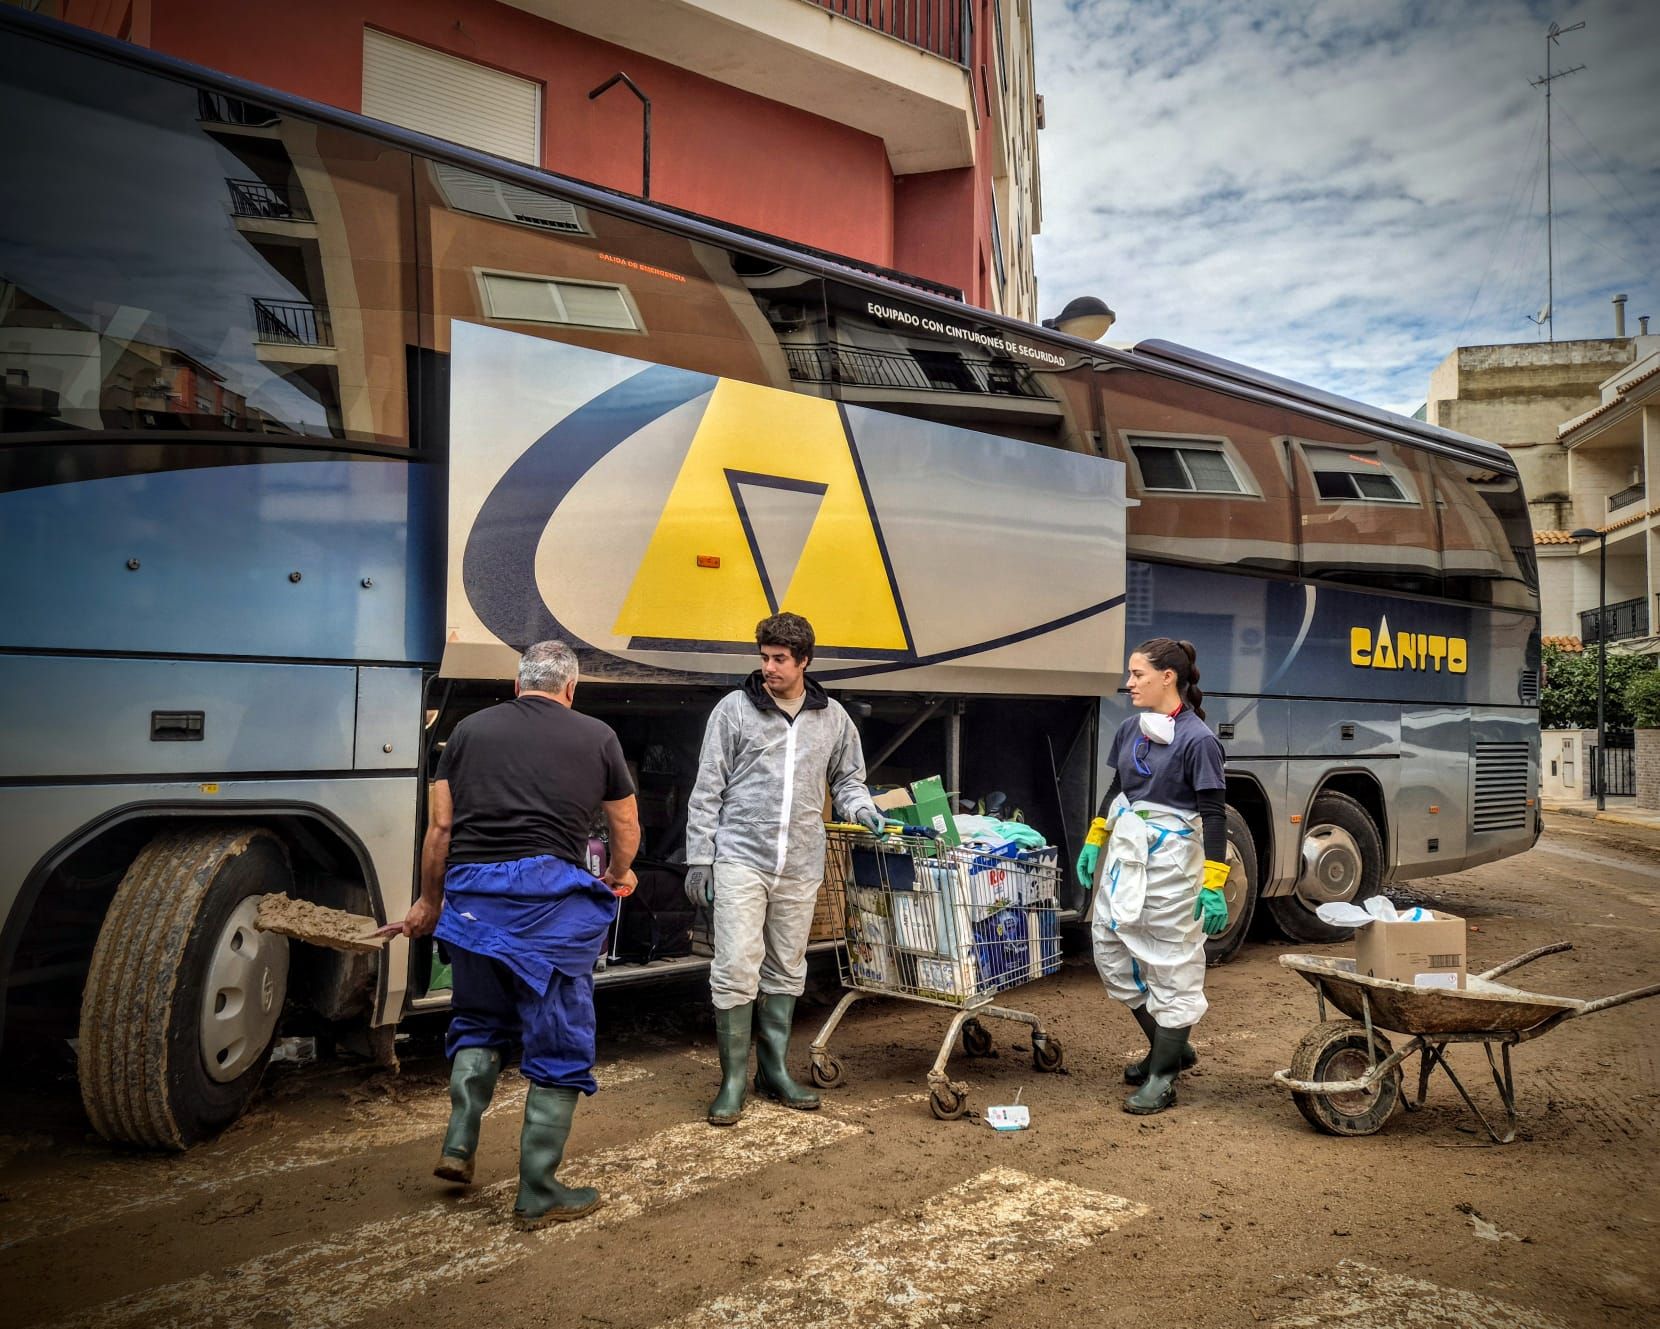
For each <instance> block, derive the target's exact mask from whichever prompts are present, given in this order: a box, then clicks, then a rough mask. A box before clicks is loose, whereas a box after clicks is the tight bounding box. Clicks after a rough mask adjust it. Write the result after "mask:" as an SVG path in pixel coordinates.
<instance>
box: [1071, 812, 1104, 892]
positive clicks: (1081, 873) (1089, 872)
mask: <svg viewBox="0 0 1660 1329" xmlns="http://www.w3.org/2000/svg"><path fill="white" fill-rule="evenodd" d="M1106 842H1107V819H1106V818H1105V817H1097V818H1096V819H1095V820H1094V821H1092V822H1090V824H1089V834H1088V835H1086V836H1084V847H1083V848H1082V849H1081V850H1080V851H1079V852H1078V882H1079V884H1080V885H1081V886H1082V887H1083V888H1084V889H1085V890H1086V891H1087V890H1088V889H1089V888H1090V887H1091V886H1092V885H1094V884H1095V863H1096V860H1097V859H1099V858H1100V857H1101V846H1102V845H1104V844H1105V843H1106Z"/></svg>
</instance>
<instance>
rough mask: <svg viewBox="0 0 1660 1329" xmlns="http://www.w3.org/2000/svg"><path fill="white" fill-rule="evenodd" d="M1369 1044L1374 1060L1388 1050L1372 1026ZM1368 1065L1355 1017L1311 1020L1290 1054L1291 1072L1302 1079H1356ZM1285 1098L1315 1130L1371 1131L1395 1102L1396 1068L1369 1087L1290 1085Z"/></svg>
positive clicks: (1398, 1072)
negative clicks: (1316, 1089) (1342, 1090)
mask: <svg viewBox="0 0 1660 1329" xmlns="http://www.w3.org/2000/svg"><path fill="white" fill-rule="evenodd" d="M1372 1044H1373V1047H1374V1048H1375V1050H1376V1055H1377V1057H1378V1059H1379V1060H1382V1059H1383V1058H1384V1057H1387V1056H1388V1055H1389V1053H1390V1051H1391V1049H1390V1047H1389V1040H1388V1039H1386V1038H1385V1037H1384V1036H1383V1035H1382V1034H1380V1033H1377V1032H1375V1031H1374V1032H1373V1034H1372ZM1370 1064H1371V1059H1370V1058H1369V1057H1368V1056H1367V1052H1366V1026H1365V1025H1363V1024H1362V1023H1361V1022H1360V1021H1359V1020H1335V1021H1331V1022H1329V1023H1326V1024H1318V1025H1315V1027H1314V1028H1312V1029H1310V1030H1309V1031H1308V1033H1306V1034H1304V1035H1303V1041H1302V1042H1300V1043H1298V1044H1297V1050H1296V1051H1295V1052H1293V1053H1292V1054H1291V1076H1292V1078H1293V1079H1296V1080H1308V1081H1320V1080H1324V1081H1328V1082H1336V1081H1341V1080H1358V1079H1361V1078H1363V1077H1364V1076H1365V1074H1366V1069H1367V1067H1368V1066H1369V1065H1370ZM1291 1099H1292V1101H1293V1102H1294V1103H1296V1105H1297V1110H1298V1111H1299V1112H1301V1113H1302V1114H1303V1116H1305V1117H1306V1118H1308V1122H1309V1125H1311V1126H1313V1127H1314V1129H1315V1130H1317V1131H1324V1132H1325V1133H1326V1134H1327V1135H1375V1134H1376V1133H1377V1132H1378V1131H1380V1130H1382V1129H1383V1126H1384V1123H1385V1122H1386V1121H1388V1120H1389V1118H1390V1117H1391V1116H1393V1115H1394V1112H1395V1109H1396V1108H1397V1107H1399V1106H1400V1102H1401V1068H1400V1067H1399V1066H1397V1067H1395V1068H1394V1069H1393V1070H1392V1071H1390V1072H1389V1074H1388V1075H1385V1076H1382V1077H1381V1078H1379V1079H1378V1081H1377V1082H1376V1083H1375V1084H1374V1085H1373V1086H1372V1087H1371V1088H1370V1089H1360V1090H1356V1091H1354V1092H1352V1093H1346V1094H1319V1093H1312V1094H1311V1093H1302V1092H1299V1091H1297V1090H1293V1091H1292V1093H1291Z"/></svg>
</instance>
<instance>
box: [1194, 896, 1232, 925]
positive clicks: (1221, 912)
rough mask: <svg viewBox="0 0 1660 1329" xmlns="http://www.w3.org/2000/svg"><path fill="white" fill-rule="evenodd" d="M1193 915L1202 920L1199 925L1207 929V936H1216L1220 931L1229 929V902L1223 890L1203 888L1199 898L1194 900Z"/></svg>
mask: <svg viewBox="0 0 1660 1329" xmlns="http://www.w3.org/2000/svg"><path fill="white" fill-rule="evenodd" d="M1193 917H1195V918H1197V919H1199V920H1200V922H1199V926H1200V927H1202V928H1203V929H1204V930H1205V935H1206V936H1207V937H1214V936H1216V935H1217V934H1218V933H1221V932H1226V931H1227V930H1228V902H1227V900H1226V899H1225V898H1224V897H1223V895H1222V892H1221V891H1212V890H1201V891H1200V892H1199V898H1198V899H1197V900H1195V901H1194V902H1193Z"/></svg>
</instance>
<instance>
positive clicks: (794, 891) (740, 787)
mask: <svg viewBox="0 0 1660 1329" xmlns="http://www.w3.org/2000/svg"><path fill="white" fill-rule="evenodd" d="M805 681H806V686H807V693H806V697H805V698H804V700H803V702H802V706H801V710H800V712H799V713H798V714H797V715H796V716H795V718H794V719H793V720H792V719H791V718H790V716H789V715H788V714H787V713H786V712H785V711H784V710H783V709H782V708H780V707H779V706H778V704H777V703H776V702H774V701H773V699H772V694H771V693H769V692H768V691H767V690H766V685H765V684H764V683H763V682H762V680H761V673H760V671H759V670H757V671H756V672H755V673H753V674H751V675H750V676H749V678H748V679H747V680H746V681H745V682H744V685H743V687H742V688H740V689H738V690H737V691H735V692H729V693H728V694H727V695H726V696H724V697H722V698H721V700H720V702H719V703H718V704H717V705H716V706H715V709H714V711H713V712H712V713H711V714H710V716H709V726H708V728H707V729H706V730H705V731H704V734H703V753H702V756H701V757H700V758H699V761H698V771H697V782H696V784H695V786H694V787H693V789H692V796H691V799H690V801H689V802H688V805H687V825H686V861H687V862H688V863H710V864H713V865H714V886H715V904H714V945H715V956H714V961H713V963H712V964H711V966H710V970H709V988H710V994H711V997H712V1000H713V1002H714V1006H715V1008H716V1009H717V1010H732V1009H733V1008H735V1007H738V1006H742V1005H743V1004H744V1003H746V1002H751V1001H754V1000H755V998H756V995H757V993H762V992H764V993H767V994H769V995H778V996H790V997H798V996H800V995H801V991H802V988H803V987H804V986H805V985H806V980H807V935H808V933H809V932H810V931H811V930H812V924H813V905H814V903H815V901H816V900H817V898H818V889H819V883H820V882H821V880H822V879H823V877H824V793H825V788H826V786H827V785H828V787H829V790H830V795H831V800H832V805H833V807H834V809H835V812H836V815H837V816H839V817H841V818H843V819H844V820H850V819H852V818H853V817H854V816H855V815H856V814H857V813H858V812H859V811H860V810H861V809H866V808H871V809H873V808H874V804H873V803H872V802H871V797H870V791H869V790H868V789H866V788H865V758H864V750H863V748H862V746H861V745H860V742H859V731H858V730H857V729H855V728H854V727H853V721H852V720H851V719H850V718H849V717H848V714H847V712H846V711H845V710H843V709H842V707H841V705H840V703H838V702H836V701H833V700H832V699H831V698H830V697H829V696H827V695H826V694H825V691H824V689H823V688H821V687H820V686H819V685H818V684H817V683H815V682H813V680H812V679H810V678H809V679H807V680H805Z"/></svg>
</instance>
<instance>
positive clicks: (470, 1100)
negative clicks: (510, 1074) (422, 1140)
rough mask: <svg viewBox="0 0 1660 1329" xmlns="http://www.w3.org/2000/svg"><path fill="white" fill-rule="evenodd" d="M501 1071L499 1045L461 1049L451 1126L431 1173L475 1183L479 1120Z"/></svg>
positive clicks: (453, 1068)
mask: <svg viewBox="0 0 1660 1329" xmlns="http://www.w3.org/2000/svg"><path fill="white" fill-rule="evenodd" d="M500 1074H501V1050H500V1049H499V1048H462V1049H461V1050H460V1051H459V1052H457V1053H456V1054H455V1060H454V1061H453V1062H452V1063H451V1064H450V1128H449V1130H447V1131H445V1132H444V1147H443V1148H442V1149H441V1150H439V1152H438V1166H437V1167H435V1168H433V1169H432V1175H433V1176H435V1177H438V1178H439V1179H440V1180H443V1181H453V1182H456V1183H458V1184H460V1185H462V1186H471V1185H472V1184H473V1161H474V1159H475V1157H476V1155H477V1154H478V1123H479V1122H480V1121H481V1120H482V1119H483V1117H484V1109H485V1108H487V1107H489V1106H490V1099H491V1097H492V1095H494V1094H495V1092H496V1077H497V1076H499V1075H500Z"/></svg>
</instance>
